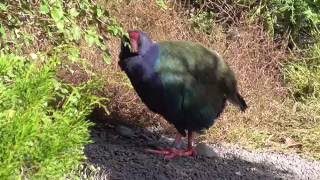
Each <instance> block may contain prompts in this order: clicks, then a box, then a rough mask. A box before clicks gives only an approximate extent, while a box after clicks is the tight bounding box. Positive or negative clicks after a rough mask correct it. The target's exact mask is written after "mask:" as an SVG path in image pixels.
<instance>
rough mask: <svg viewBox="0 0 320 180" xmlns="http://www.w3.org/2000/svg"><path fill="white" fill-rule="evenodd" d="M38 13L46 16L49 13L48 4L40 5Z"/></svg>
mask: <svg viewBox="0 0 320 180" xmlns="http://www.w3.org/2000/svg"><path fill="white" fill-rule="evenodd" d="M40 13H41V14H48V13H49V6H48V4H41V5H40Z"/></svg>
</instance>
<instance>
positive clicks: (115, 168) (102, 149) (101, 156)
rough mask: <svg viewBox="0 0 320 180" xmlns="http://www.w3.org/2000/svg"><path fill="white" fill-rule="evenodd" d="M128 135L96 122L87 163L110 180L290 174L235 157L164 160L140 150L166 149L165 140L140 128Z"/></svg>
mask: <svg viewBox="0 0 320 180" xmlns="http://www.w3.org/2000/svg"><path fill="white" fill-rule="evenodd" d="M130 131H131V135H130V136H123V135H121V134H119V132H118V131H117V130H116V128H115V126H114V125H111V124H109V123H106V122H101V121H99V122H96V124H95V126H93V127H92V128H91V138H92V141H93V143H91V144H88V145H87V146H86V147H85V154H86V156H87V161H88V162H89V163H91V164H94V165H95V166H99V167H100V168H102V169H104V170H106V171H108V172H109V173H110V175H111V179H130V180H131V179H137V180H141V179H161V180H164V179H282V178H281V177H283V175H285V176H286V177H288V175H289V174H290V172H287V171H283V170H280V169H275V168H274V167H272V166H271V165H268V164H260V163H252V162H248V161H245V160H243V159H240V158H238V157H228V158H227V157H226V158H223V157H212V158H208V157H203V156H197V157H195V158H176V159H173V160H169V161H168V160H164V158H163V157H161V156H158V155H153V154H146V153H145V152H144V148H146V147H148V146H149V145H150V144H156V145H157V146H163V147H169V146H170V144H171V143H170V142H169V141H168V140H166V139H164V138H160V134H157V133H154V132H150V131H148V130H146V129H142V128H137V127H130ZM129 134H130V133H129ZM289 176H290V175H289Z"/></svg>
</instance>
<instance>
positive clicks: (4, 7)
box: [0, 2, 8, 12]
mask: <svg viewBox="0 0 320 180" xmlns="http://www.w3.org/2000/svg"><path fill="white" fill-rule="evenodd" d="M7 10H8V6H7V5H5V4H4V3H2V2H0V12H2V11H7Z"/></svg>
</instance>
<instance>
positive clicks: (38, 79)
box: [0, 54, 101, 179]
mask: <svg viewBox="0 0 320 180" xmlns="http://www.w3.org/2000/svg"><path fill="white" fill-rule="evenodd" d="M59 64H60V62H59V60H58V59H56V58H50V59H46V58H45V57H44V58H43V59H39V60H36V61H30V60H28V59H25V58H23V57H19V56H15V55H12V54H10V55H4V54H0V78H1V81H0V95H1V102H0V152H1V153H0V165H1V167H2V168H1V169H0V178H1V179H8V178H13V179H16V178H17V177H24V178H40V179H43V178H57V177H63V176H65V175H66V174H67V173H69V172H70V171H71V170H72V169H74V168H76V167H77V165H78V164H79V162H81V160H83V157H84V156H83V145H84V144H85V143H88V142H89V133H88V127H89V126H90V125H91V123H90V122H86V121H84V120H85V118H86V116H87V115H88V113H90V112H91V110H92V108H93V107H94V106H95V105H96V104H100V100H101V99H100V98H98V97H96V96H94V95H92V94H91V93H90V91H91V90H92V89H91V88H96V87H97V86H96V85H94V86H93V84H92V83H88V84H83V85H81V86H79V87H73V86H70V85H67V84H64V83H61V82H59V81H58V80H56V78H55V72H56V70H57V68H58V67H59Z"/></svg>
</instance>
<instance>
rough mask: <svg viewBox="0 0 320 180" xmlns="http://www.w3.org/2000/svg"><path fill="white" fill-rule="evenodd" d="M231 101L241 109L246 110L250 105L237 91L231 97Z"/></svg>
mask: <svg viewBox="0 0 320 180" xmlns="http://www.w3.org/2000/svg"><path fill="white" fill-rule="evenodd" d="M230 100H231V102H232V103H233V104H235V105H237V106H239V108H240V109H241V111H243V112H244V111H245V110H246V109H247V108H248V105H247V103H246V101H245V100H244V99H243V97H242V96H241V95H240V94H239V93H238V92H237V93H236V94H234V95H233V96H232V97H231V98H230Z"/></svg>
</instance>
